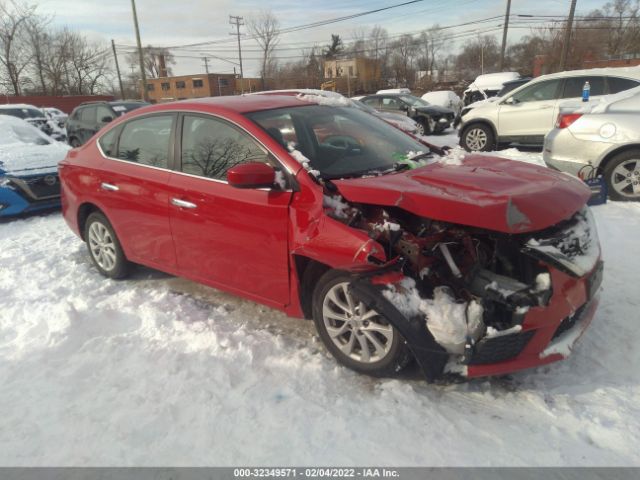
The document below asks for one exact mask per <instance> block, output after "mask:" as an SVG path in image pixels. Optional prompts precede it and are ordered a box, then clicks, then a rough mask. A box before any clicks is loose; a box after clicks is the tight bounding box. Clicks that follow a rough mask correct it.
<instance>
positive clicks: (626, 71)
mask: <svg viewBox="0 0 640 480" xmlns="http://www.w3.org/2000/svg"><path fill="white" fill-rule="evenodd" d="M577 75H608V76H616V77H626V78H633V79H636V80H640V66H638V67H609V68H589V69H583V70H565V71H564V72H558V73H549V74H547V75H542V76H540V77H537V78H534V79H533V80H532V81H536V82H537V81H540V80H546V79H549V78H564V77H575V76H577Z"/></svg>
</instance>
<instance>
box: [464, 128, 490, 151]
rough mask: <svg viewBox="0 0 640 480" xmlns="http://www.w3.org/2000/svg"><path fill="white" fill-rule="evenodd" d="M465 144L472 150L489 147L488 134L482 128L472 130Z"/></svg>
mask: <svg viewBox="0 0 640 480" xmlns="http://www.w3.org/2000/svg"><path fill="white" fill-rule="evenodd" d="M465 142H466V144H467V147H469V149H470V150H482V149H483V148H484V147H485V146H486V145H487V134H486V133H485V132H484V130H482V129H480V128H472V129H471V130H469V133H467V138H466V140H465Z"/></svg>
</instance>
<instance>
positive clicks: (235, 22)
mask: <svg viewBox="0 0 640 480" xmlns="http://www.w3.org/2000/svg"><path fill="white" fill-rule="evenodd" d="M229 23H230V24H231V25H235V26H236V31H235V33H234V32H231V33H230V34H229V35H235V36H237V37H238V60H239V61H240V91H241V93H244V80H243V78H244V72H243V71H242V47H241V46H240V26H241V25H244V22H243V18H242V17H238V16H235V15H229Z"/></svg>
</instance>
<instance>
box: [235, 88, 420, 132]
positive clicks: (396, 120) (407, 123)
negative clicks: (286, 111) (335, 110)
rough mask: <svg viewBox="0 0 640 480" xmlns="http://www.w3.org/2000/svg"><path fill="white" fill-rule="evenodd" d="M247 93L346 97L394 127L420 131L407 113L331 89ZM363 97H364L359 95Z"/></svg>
mask: <svg viewBox="0 0 640 480" xmlns="http://www.w3.org/2000/svg"><path fill="white" fill-rule="evenodd" d="M247 95H317V96H319V97H324V98H333V99H338V100H339V101H342V100H340V99H344V104H345V105H346V104H347V102H350V103H349V104H350V105H353V106H354V107H356V108H358V109H360V110H362V111H365V112H367V113H369V114H371V115H375V116H376V117H380V118H381V119H383V120H384V121H386V122H387V123H390V124H391V125H393V126H394V127H397V128H399V129H400V130H404V131H405V132H408V133H411V134H412V135H417V134H418V131H419V125H418V123H417V122H416V121H415V120H412V119H411V118H409V117H407V116H406V115H400V114H398V113H389V112H379V111H378V110H375V109H374V108H371V107H369V106H368V105H365V104H364V103H362V102H361V101H359V100H357V98H356V97H351V98H347V97H345V96H344V95H342V94H341V93H338V92H332V91H330V90H317V89H313V88H291V89H285V90H265V91H262V92H253V93H250V94H247ZM359 98H362V97H359Z"/></svg>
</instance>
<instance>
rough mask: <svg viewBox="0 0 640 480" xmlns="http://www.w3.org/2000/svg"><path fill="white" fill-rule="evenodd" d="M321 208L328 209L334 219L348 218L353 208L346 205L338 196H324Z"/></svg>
mask: <svg viewBox="0 0 640 480" xmlns="http://www.w3.org/2000/svg"><path fill="white" fill-rule="evenodd" d="M322 206H323V207H325V208H328V209H329V210H330V213H332V214H333V216H335V217H336V218H344V219H346V218H349V216H350V215H351V212H352V211H353V208H352V207H351V205H349V204H348V203H346V202H345V201H344V200H343V198H342V197H341V196H340V195H333V196H331V195H324V196H323V197H322Z"/></svg>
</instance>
